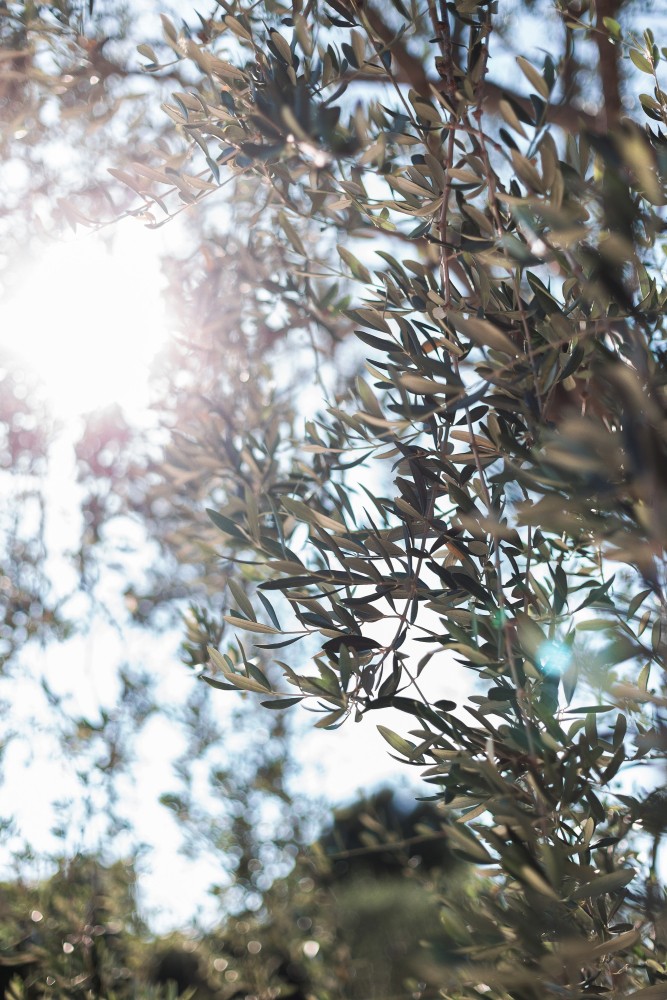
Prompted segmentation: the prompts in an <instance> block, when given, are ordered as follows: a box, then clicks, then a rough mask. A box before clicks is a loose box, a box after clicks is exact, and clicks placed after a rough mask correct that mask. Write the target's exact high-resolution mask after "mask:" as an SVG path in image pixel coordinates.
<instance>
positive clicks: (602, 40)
mask: <svg viewBox="0 0 667 1000" xmlns="http://www.w3.org/2000/svg"><path fill="white" fill-rule="evenodd" d="M620 8H621V0H597V2H596V4H595V10H596V14H597V19H596V25H597V28H598V30H597V31H596V32H595V44H596V45H597V49H598V57H599V64H598V70H599V74H600V84H601V86H602V97H603V104H604V111H603V117H604V118H605V126H606V128H607V129H610V128H613V127H614V126H615V125H616V124H617V123H618V121H619V119H620V117H621V111H622V103H621V72H620V66H619V48H618V46H617V45H612V43H611V41H610V39H609V34H608V32H607V29H606V27H605V25H604V19H605V18H607V17H609V18H612V19H613V20H614V21H615V20H617V18H618V12H619V10H620Z"/></svg>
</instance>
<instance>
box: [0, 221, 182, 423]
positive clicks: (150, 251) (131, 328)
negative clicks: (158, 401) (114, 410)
mask: <svg viewBox="0 0 667 1000" xmlns="http://www.w3.org/2000/svg"><path fill="white" fill-rule="evenodd" d="M128 223H129V224H124V225H119V226H118V227H117V230H116V232H115V233H114V237H113V240H111V241H109V242H108V243H107V242H105V241H104V240H103V239H102V238H101V237H99V236H97V235H94V234H93V235H89V234H82V236H81V237H79V238H77V239H74V240H71V241H70V242H67V243H59V244H57V245H54V246H52V247H50V248H48V249H47V250H46V251H45V252H44V253H43V254H42V255H40V256H39V257H36V259H35V260H34V261H33V262H31V263H30V264H28V265H27V266H26V267H25V268H24V270H23V272H22V273H21V274H20V276H19V277H18V279H17V281H16V283H15V285H14V287H13V288H12V289H10V291H9V294H7V295H6V296H5V297H4V298H3V299H2V301H0V344H1V345H2V347H3V348H5V349H8V350H9V351H10V352H11V353H12V354H13V355H15V356H17V357H18V358H19V359H20V361H21V363H22V364H24V365H25V367H26V368H27V369H29V370H31V371H32V372H34V374H35V375H37V376H38V378H39V379H40V380H41V381H42V383H43V384H44V387H45V390H46V394H47V396H48V398H49V400H50V402H51V405H52V406H53V410H54V415H55V416H57V417H58V418H60V419H64V420H67V419H71V418H74V417H76V416H79V415H80V414H83V413H86V412H88V411H90V410H93V409H96V408H97V407H102V406H107V405H109V404H110V403H118V404H120V405H121V406H122V407H123V409H124V410H125V411H126V413H128V414H130V413H132V414H135V415H136V414H138V413H140V412H141V411H145V410H146V408H147V406H148V403H149V398H150V390H149V372H150V366H151V362H152V361H153V359H154V357H155V355H156V353H157V352H158V350H159V349H160V347H161V346H162V344H163V343H164V342H165V339H166V336H167V333H168V324H167V320H166V309H165V303H164V280H163V277H162V274H161V271H160V257H159V251H160V241H159V240H158V239H157V234H156V233H154V232H150V231H148V230H145V229H143V228H142V227H141V226H140V225H139V224H137V223H136V222H134V221H133V220H128Z"/></svg>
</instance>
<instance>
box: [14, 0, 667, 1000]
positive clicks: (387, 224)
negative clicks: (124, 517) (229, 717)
mask: <svg viewBox="0 0 667 1000" xmlns="http://www.w3.org/2000/svg"><path fill="white" fill-rule="evenodd" d="M95 7H96V5H93V6H92V8H91V13H90V14H89V15H88V16H89V18H90V20H89V21H88V22H87V23H88V24H89V29H87V28H85V26H84V27H81V25H82V24H83V22H80V25H79V28H77V30H78V31H79V32H80V33H79V34H77V33H76V32H74V33H73V34H72V32H73V28H72V25H73V24H74V21H73V16H74V14H73V12H72V11H67V12H63V11H62V10H61V9H60V8H56V7H53V6H49V5H43V6H42V7H41V8H39V9H38V10H31V11H30V17H28V14H27V5H26V6H24V5H9V7H8V10H9V12H10V13H9V16H10V19H11V18H14V19H16V18H18V19H19V22H20V24H21V25H23V27H22V28H21V30H23V31H25V32H26V33H27V36H30V37H31V38H34V39H35V45H34V47H30V46H28V48H27V49H26V50H25V52H26V55H25V56H22V57H21V58H25V59H27V66H25V65H24V66H22V67H21V69H20V71H17V72H16V78H17V81H18V85H19V86H20V87H23V88H25V90H26V92H28V93H30V94H31V95H32V98H33V104H32V105H31V107H32V108H33V111H32V114H33V118H32V119H31V120H30V121H31V122H32V124H30V122H28V125H29V126H30V127H31V128H35V129H36V130H37V131H36V133H35V135H36V137H37V135H40V136H41V131H40V130H43V129H44V127H45V126H44V122H43V114H44V109H46V108H47V107H51V105H52V103H53V101H54V100H55V101H56V103H57V101H58V100H59V99H60V98H62V97H64V93H67V94H70V86H69V83H68V84H67V85H66V91H65V92H63V93H61V92H59V91H60V88H62V86H63V82H62V81H63V79H64V77H63V76H62V68H58V67H57V68H56V70H55V71H52V72H51V74H50V75H49V74H48V73H47V72H46V70H45V68H44V66H45V63H44V60H45V59H46V58H47V56H46V55H45V54H44V52H43V50H42V49H41V48H40V47H39V45H38V44H37V42H38V41H39V40H40V39H41V38H42V36H44V37H45V38H46V39H47V40H48V50H49V52H50V51H51V48H52V45H51V40H52V38H56V39H59V40H61V39H66V40H69V41H67V45H70V44H71V45H73V46H74V47H75V48H76V50H77V52H78V53H81V52H82V51H84V52H87V53H88V55H87V56H86V57H85V60H84V65H85V74H84V75H86V76H87V74H88V73H89V72H91V71H92V72H93V76H94V77H95V79H96V80H97V82H96V83H95V84H94V85H93V84H91V85H92V86H96V87H97V86H101V87H103V92H104V95H105V97H106V98H108V97H109V95H110V94H112V93H113V91H114V87H115V86H116V84H114V83H112V81H114V80H121V81H123V80H126V79H127V73H128V72H129V71H128V70H127V68H126V67H127V66H128V65H134V64H127V63H123V62H122V59H121V57H120V56H119V60H118V61H116V62H114V61H113V60H111V59H107V56H106V54H105V55H103V56H102V55H100V53H101V52H102V51H103V49H104V46H105V45H106V41H104V40H103V38H102V37H101V36H100V35H96V34H95V24H96V21H95V17H101V16H102V15H101V14H100V12H99V10H96V9H95ZM58 11H60V14H59V13H58ZM35 15H36V19H33V20H31V19H30V18H34V17H35ZM189 15H190V12H189V11H188V13H187V14H186V17H187V18H188V20H182V21H181V20H179V19H178V18H176V17H171V18H170V17H167V16H164V17H163V18H162V28H163V37H162V38H161V39H159V40H157V39H153V40H151V42H150V43H149V42H148V41H143V42H142V43H141V44H140V46H139V52H140V55H141V57H142V59H143V61H144V72H145V74H146V77H147V79H149V80H150V79H152V80H154V81H156V86H155V90H156V91H157V90H159V88H160V87H162V86H163V85H164V84H163V83H161V82H160V81H164V82H165V83H168V84H169V86H170V89H172V90H173V89H174V79H175V78H177V82H176V84H175V86H176V87H177V89H176V90H175V92H173V94H172V96H171V97H170V98H169V99H168V100H167V102H166V103H165V105H164V112H165V113H166V116H167V125H166V126H165V125H164V124H163V125H161V126H160V127H159V133H160V134H159V140H158V141H156V142H153V143H152V144H149V143H148V142H144V141H143V139H144V138H146V139H148V138H149V137H151V136H150V132H151V128H152V125H151V121H152V119H147V123H148V124H146V125H145V126H144V129H143V130H142V132H141V136H142V142H141V143H140V144H138V145H137V146H136V147H132V148H128V144H127V142H125V144H124V146H123V144H122V143H120V142H119V147H122V148H123V162H122V165H121V166H118V165H115V166H113V167H112V169H111V171H110V174H111V178H112V181H111V182H109V186H108V187H107V182H106V180H105V181H104V184H102V187H103V188H104V190H105V191H106V192H107V193H106V194H105V196H104V197H105V198H106V200H107V202H108V204H109V205H110V209H109V210H106V209H105V212H106V216H105V217H112V216H113V215H114V213H115V214H118V211H119V206H121V205H122V210H123V211H125V212H128V213H130V214H135V215H137V217H139V218H140V219H141V220H143V221H144V222H145V223H147V224H148V225H149V226H152V227H157V226H160V225H162V224H164V223H166V222H169V221H170V220H171V219H172V218H173V217H174V216H175V215H176V214H180V213H181V212H188V213H190V215H191V216H192V219H193V220H194V221H193V222H192V230H193V233H194V240H195V248H194V252H191V253H190V254H189V256H187V257H185V255H184V256H183V258H182V259H180V260H176V261H174V262H172V265H171V268H172V272H173V273H172V278H173V286H172V287H173V301H174V303H175V306H176V309H177V310H178V314H179V318H180V321H181V323H182V326H183V336H182V337H181V338H180V339H179V341H178V342H177V343H176V344H175V346H174V348H173V355H172V357H171V358H170V359H167V361H166V362H165V367H164V371H163V375H162V390H163V413H164V421H165V427H166V428H167V429H168V431H169V435H170V439H169V442H168V444H167V446H166V448H165V450H164V452H163V454H162V456H161V457H160V458H158V459H155V458H151V460H150V461H148V460H146V461H145V462H144V464H143V465H139V466H137V467H136V468H134V469H133V474H132V476H121V477H120V479H121V480H122V481H121V482H120V484H119V485H118V488H117V492H118V495H119V496H120V498H121V500H122V509H123V511H125V512H126V511H128V510H131V511H133V512H134V513H135V514H137V513H138V514H140V516H141V517H142V518H143V521H144V523H145V524H146V525H147V527H148V530H149V531H150V532H151V535H152V537H153V538H154V540H155V541H157V542H158V544H159V545H160V546H161V549H162V551H163V553H164V557H163V559H166V560H169V561H168V562H165V561H163V562H162V563H161V564H159V565H158V567H157V569H158V571H161V572H162V573H163V574H164V571H165V567H167V570H168V569H169V567H178V575H177V576H176V577H175V579H176V581H177V587H176V590H175V591H172V592H169V599H172V598H173V597H174V596H175V595H176V596H178V597H179V598H182V596H183V595H189V596H190V598H191V608H190V611H189V615H188V624H187V628H188V632H187V636H186V640H185V653H186V660H187V662H188V663H189V665H190V667H192V668H194V670H195V672H196V674H197V675H198V676H199V678H200V679H201V681H202V682H204V683H205V684H207V685H208V686H209V687H211V688H213V689H221V690H222V691H226V692H237V693H238V692H242V693H243V694H244V696H245V699H246V701H248V700H251V701H252V700H253V699H254V700H255V701H257V702H259V703H261V707H263V708H264V709H266V710H267V711H268V712H278V713H282V712H283V710H289V709H294V708H295V706H297V705H301V706H303V707H305V708H307V709H309V710H310V711H312V712H314V713H315V714H316V716H317V717H316V720H315V725H316V726H317V727H319V728H325V729H338V728H339V727H341V726H343V725H344V724H345V725H351V724H354V720H356V721H361V720H362V719H364V721H365V722H366V724H368V722H369V721H370V720H366V719H365V717H366V715H367V714H368V713H373V712H381V711H382V710H385V709H394V710H395V711H396V712H398V713H401V714H402V715H403V716H404V717H405V720H406V721H405V727H404V729H402V730H401V729H400V727H399V730H397V729H395V728H389V727H387V726H385V725H381V726H380V731H381V733H382V735H383V736H384V738H385V740H386V741H387V744H388V746H389V748H390V750H391V752H392V753H393V754H394V755H395V756H396V757H397V758H398V759H400V760H401V761H404V762H405V763H406V764H407V765H410V766H412V767H415V768H419V769H421V771H422V772H423V774H424V776H425V779H426V782H427V784H428V786H429V788H430V790H431V793H432V800H433V802H435V803H436V804H437V814H438V816H439V826H438V829H434V830H433V832H432V834H427V836H433V837H434V838H437V839H438V840H442V841H444V843H445V844H446V846H447V849H448V850H449V851H450V852H451V853H452V854H453V855H454V856H457V857H459V858H461V859H464V860H465V861H467V862H468V863H469V864H470V865H471V866H475V867H476V868H478V869H479V870H480V874H478V875H477V876H476V877H477V878H478V879H479V882H478V884H477V886H478V888H477V891H476V892H475V893H474V894H473V893H470V894H466V893H462V894H461V896H460V897H459V896H455V897H453V898H451V899H450V898H449V897H447V896H443V897H442V898H441V899H440V902H439V908H436V909H437V913H436V911H434V912H433V916H432V918H430V919H432V921H433V935H434V938H436V939H437V936H438V934H439V935H440V936H441V947H440V948H438V946H437V944H435V945H434V947H433V948H432V950H431V952H430V956H429V959H428V961H427V962H425V963H424V964H423V965H422V968H421V972H420V976H421V978H419V979H418V980H417V983H418V984H419V983H423V988H424V990H430V991H431V992H430V993H428V994H427V995H433V996H451V997H456V998H459V997H460V998H463V997H468V996H477V995H479V994H480V993H483V994H485V995H486V994H488V995H490V996H491V997H497V998H498V1000H505V998H508V997H512V998H513V1000H533V998H535V1000H537V998H538V997H539V998H542V997H544V996H554V997H556V996H559V997H563V996H565V997H572V998H574V997H577V998H578V997H583V996H585V995H589V994H593V993H594V994H607V995H609V996H610V997H620V996H634V995H635V994H637V995H638V997H640V998H641V1000H654V998H658V997H662V996H664V995H666V993H667V988H666V986H665V982H666V981H667V972H666V970H665V946H666V943H667V942H666V940H665V910H664V892H663V889H662V888H661V885H660V867H659V864H658V848H659V843H660V838H661V836H662V833H663V829H664V825H665V799H664V793H663V791H662V788H661V780H662V773H663V772H662V771H661V770H660V767H661V766H663V764H664V752H665V728H664V707H665V699H664V681H663V673H664V667H665V641H666V640H665V628H666V627H667V626H666V624H665V607H666V606H665V601H666V595H665V587H666V586H667V580H666V579H665V568H666V567H665V540H666V539H665V523H667V517H666V516H665V515H666V514H667V510H666V509H665V507H666V502H667V493H666V489H665V474H664V467H665V459H666V457H667V455H666V449H667V438H666V435H665V427H666V426H667V424H666V423H665V418H666V416H667V411H666V406H667V397H666V395H665V383H666V379H667V353H666V351H665V340H664V321H663V315H664V304H665V299H666V298H667V290H666V289H665V287H664V278H663V275H664V267H665V259H664V257H665V249H664V246H663V243H662V239H663V233H664V230H665V180H666V178H667V158H666V149H667V147H666V145H665V141H666V137H667V133H666V132H665V126H666V125H667V94H666V93H665V91H663V90H662V88H661V79H662V74H663V65H664V61H665V59H666V58H667V49H663V48H661V47H660V38H657V37H656V36H657V33H658V30H657V27H656V29H655V32H656V33H655V34H654V33H653V31H652V30H650V28H648V27H645V26H643V25H642V26H640V25H639V24H638V20H639V18H640V17H641V16H642V12H641V11H637V10H636V9H635V8H634V7H633V5H632V4H629V3H627V4H622V3H619V2H613V0H612V2H608V0H600V2H599V3H597V4H590V5H589V4H582V5H576V6H575V5H571V4H567V5H559V6H557V7H555V8H553V9H552V8H551V7H548V6H547V5H546V4H545V3H541V2H536V3H533V4H527V5H525V6H522V7H519V6H514V5H513V6H512V8H511V9H510V7H509V5H504V4H500V5H496V4H489V3H484V2H482V3H478V2H476V0H455V2H451V3H444V2H443V3H439V2H436V0H428V2H427V3H423V4H417V3H416V2H412V3H403V2H402V0H391V2H390V3H387V4H384V5H380V4H373V3H371V2H361V0H350V2H342V0H335V2H334V0H331V2H321V3H315V2H313V0H309V2H306V3H302V2H301V0H293V2H292V3H279V2H269V0H267V2H263V3H256V2H253V3H251V2H246V0H235V2H230V3H227V2H222V0H219V3H218V4H217V5H216V8H215V10H214V11H213V13H212V14H211V15H210V16H208V17H207V16H203V15H201V14H196V15H194V14H193V16H192V18H190V17H189ZM79 16H81V17H83V16H84V15H83V14H81V13H80V12H79ZM21 18H23V20H21ZM54 19H55V20H54ZM84 20H85V18H84ZM543 22H546V23H547V24H548V25H549V27H550V37H549V39H548V40H547V39H546V38H540V42H544V43H545V44H547V46H548V51H546V53H545V52H544V51H541V50H539V49H538V47H537V46H536V45H534V44H533V41H532V39H531V35H530V27H531V26H532V27H534V26H535V25H536V24H542V23H543ZM58 25H61V26H60V27H58ZM62 25H64V26H62ZM16 30H18V28H17V29H16ZM31 31H32V32H33V33H34V34H33V35H32V36H31V35H30V32H31ZM85 31H89V34H85V33H84V32H85ZM67 32H70V34H69V35H68V34H67ZM31 45H32V43H31ZM22 51H23V50H22ZM68 51H70V50H69V49H68ZM16 58H18V56H15V55H14V56H11V57H9V60H10V62H11V61H12V60H15V59H16ZM48 58H52V57H51V56H49V57H48ZM77 58H78V57H77ZM86 60H87V61H86ZM96 60H97V61H96ZM77 65H78V64H77ZM100 67H101V68H100ZM124 67H125V68H124ZM132 72H135V70H134V69H133V70H132ZM66 75H67V76H72V74H71V73H70V74H66ZM93 76H89V77H87V78H88V80H89V82H90V81H91V80H92V79H93ZM86 86H88V85H86ZM124 86H125V84H123V86H120V85H119V90H118V91H117V94H116V97H117V100H119V101H121V102H122V101H123V100H124V99H125V97H126V96H127V95H128V93H129V91H127V90H125V89H123V88H124ZM150 93H151V91H150V90H147V91H146V95H147V96H146V101H147V102H148V103H150ZM78 99H80V98H78ZM12 100H15V99H14V98H13V97H12ZM12 100H10V99H9V98H8V99H7V102H8V103H7V102H6V104H5V107H6V108H10V107H11V108H14V107H15V105H14V104H12ZM61 104H62V102H61ZM18 105H19V106H20V107H21V108H23V103H22V102H21V101H20V100H19V101H18ZM114 107H115V105H114ZM21 113H23V111H22V112H21ZM12 114H13V115H16V114H18V112H16V110H14V111H12ZM109 114H110V115H111V114H112V111H111V110H110V111H109ZM40 115H41V116H42V117H40ZM110 120H111V119H110ZM16 121H17V119H16V117H14V118H12V128H13V130H14V131H13V139H14V141H16V139H17V134H19V133H21V132H22V131H23V130H24V128H25V123H24V124H22V125H21V126H20V127H19V128H17V127H16ZM77 121H80V122H83V123H84V125H85V123H86V122H87V121H88V119H86V118H85V116H84V117H83V118H82V117H81V116H79V118H77ZM28 133H29V129H28ZM134 134H135V135H137V134H138V133H136V132H135V133H134ZM40 141H41V140H40ZM12 149H13V147H12ZM84 155H85V154H84ZM116 182H118V183H119V184H120V185H121V186H122V185H124V186H125V194H121V193H120V192H121V190H122V187H121V188H118V187H117V186H116ZM223 187H224V188H226V192H227V193H226V196H224V195H219V194H218V192H219V191H220V189H221V188H223ZM128 191H129V194H128V193H127V192H128ZM100 197H101V194H100V192H99V191H98V192H97V193H96V194H95V197H91V193H90V192H87V193H86V194H85V198H84V202H85V203H86V205H87V208H86V210H85V211H84V210H83V208H81V207H77V201H76V199H74V200H70V201H63V202H62V205H63V211H64V213H65V215H66V216H67V217H68V218H69V220H70V221H71V222H73V223H75V224H82V225H86V224H93V225H94V224H96V222H95V218H96V216H95V213H96V212H97V213H98V214H97V219H101V218H102V215H101V212H102V210H101V207H100V205H101V202H100V201H99V198H100ZM86 199H88V200H87V201H86ZM80 204H83V203H80ZM91 210H92V213H93V214H92V220H93V221H92V223H91ZM313 386H314V387H315V388H313ZM302 395H303V396H305V397H306V399H307V403H304V402H303V401H302V399H301V398H300V397H301V396H302ZM119 502H120V501H119ZM204 507H207V508H208V517H209V520H208V522H207V521H206V520H205V517H204V513H203V508H204ZM159 576H160V572H158V573H157V575H156V585H155V588H154V593H152V594H151V595H148V596H146V595H144V596H143V600H144V602H146V601H148V604H147V605H146V604H145V605H144V606H145V607H148V608H150V606H151V600H153V599H155V601H157V602H159V601H160V600H162V599H163V598H164V597H165V593H166V592H165V591H164V590H163V589H162V584H160V582H159ZM133 598H134V599H136V605H137V607H138V608H139V607H140V606H141V604H142V595H140V594H136V595H133ZM457 664H459V665H460V664H462V665H463V666H464V667H465V668H466V669H467V671H468V672H469V674H470V677H471V684H470V693H469V694H464V695H463V698H462V699H461V698H459V696H458V694H456V696H455V695H454V693H453V692H452V690H451V688H452V684H451V676H452V672H453V670H454V668H455V666H456V665H457ZM433 691H435V692H436V694H435V695H434V694H432V692H433ZM234 696H236V695H234ZM281 717H282V716H280V715H279V716H275V715H274V716H269V717H268V718H270V719H273V720H275V719H276V718H281ZM380 717H381V716H380ZM370 718H371V719H373V718H374V716H373V715H371V717H370ZM406 730H407V731H406ZM343 734H344V730H343ZM343 734H340V738H341V739H344V735H343ZM640 769H641V770H640ZM637 774H641V775H642V776H643V777H642V780H641V781H636V782H635V784H633V778H634V776H635V775H637ZM241 819H242V817H241ZM404 891H405V897H404V898H405V900H406V909H407V910H408V911H409V907H408V906H407V900H408V893H409V890H408V889H407V888H406V889H405V890H404ZM387 905H389V904H387ZM392 905H393V904H392ZM349 919H350V920H353V918H352V917H351V916H350V917H349ZM354 919H358V917H357V918H354ZM406 919H409V917H408V918H406ZM452 939H453V940H454V942H455V943H454V944H452ZM378 968H379V963H378ZM369 982H372V975H371V977H370V980H369ZM368 988H369V989H370V988H371V987H370V986H369V987H368ZM405 988H406V989H408V987H405ZM327 989H330V990H331V993H330V994H328V993H326V990H327ZM410 989H416V990H417V993H418V995H421V993H420V991H421V987H420V986H417V987H410ZM267 995H268V994H267ZM322 995H323V996H324V995H332V996H335V995H337V994H336V992H335V988H334V987H333V986H326V985H323V986H322ZM369 995H370V994H369ZM378 995H380V994H378ZM405 995H406V996H407V995H415V993H414V992H412V993H411V994H410V993H408V992H406V993H405Z"/></svg>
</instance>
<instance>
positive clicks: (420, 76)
mask: <svg viewBox="0 0 667 1000" xmlns="http://www.w3.org/2000/svg"><path fill="white" fill-rule="evenodd" d="M603 6H605V8H606V7H609V9H610V10H612V9H613V11H615V12H616V11H617V10H618V2H617V0H598V10H599V12H600V11H602V7H603ZM364 16H365V17H366V20H367V21H368V24H369V25H370V27H371V28H372V30H373V32H374V33H375V35H376V36H377V38H378V40H380V41H381V42H383V43H384V44H385V45H386V46H387V47H388V48H390V49H391V54H392V59H393V62H394V66H393V71H394V76H395V77H396V79H397V81H398V82H399V83H406V84H408V86H410V87H412V88H413V89H414V90H416V91H417V93H419V94H423V95H424V96H429V95H430V94H431V93H432V90H433V88H434V87H441V86H442V81H441V80H439V79H437V78H435V77H431V76H429V74H428V72H427V70H426V67H425V66H424V62H423V60H422V59H419V58H418V57H417V56H414V55H412V53H411V52H410V51H409V50H408V48H407V46H406V44H405V42H404V41H403V39H402V38H398V39H397V38H396V32H395V31H394V29H393V28H391V27H390V26H389V25H388V24H387V23H386V22H385V21H384V19H383V17H382V14H381V13H380V11H379V10H378V8H377V7H372V6H371V5H370V4H368V5H366V6H365V8H364ZM613 16H614V15H613V13H611V14H609V13H606V10H605V12H604V13H599V15H598V17H599V19H601V18H602V17H613ZM600 23H601V22H600ZM600 39H601V40H600V42H599V43H598V44H599V46H600V48H601V49H602V48H604V58H605V60H607V59H609V60H611V61H610V62H607V61H605V63H604V68H603V57H602V54H601V56H600V70H601V73H603V93H604V97H605V104H607V107H608V109H609V108H611V109H612V111H613V113H614V114H615V115H616V118H618V114H620V108H621V102H620V80H619V76H618V63H617V55H616V50H615V48H614V46H612V45H610V44H609V43H608V42H607V36H606V31H605V32H604V36H602V35H601V36H600ZM607 49H609V50H611V52H610V53H608V52H607ZM614 71H615V72H616V77H615V82H614V79H613V73H614ZM605 73H606V74H607V75H608V84H607V85H608V86H609V88H610V90H609V93H610V95H612V96H611V98H610V97H608V95H607V91H606V90H605V88H604V78H605V77H604V74H605ZM355 79H356V80H366V81H368V80H373V81H375V82H377V77H376V76H373V75H371V74H369V75H368V77H365V76H364V74H363V73H356V74H355ZM614 94H615V95H616V98H615V100H614V98H613V95H614ZM508 98H509V99H510V100H512V101H514V102H515V103H516V104H517V105H518V106H519V107H521V108H523V109H524V110H525V111H526V113H527V114H529V115H531V116H533V115H534V108H533V105H532V104H531V102H530V100H529V99H528V98H527V97H522V96H521V95H520V94H516V93H514V92H513V91H511V90H509V89H508V88H507V87H501V86H500V85H499V84H497V83H493V81H491V80H487V81H485V82H484V84H483V86H482V88H481V100H482V102H483V104H484V105H485V108H486V110H488V111H492V112H495V111H497V110H498V106H499V104H500V101H501V100H503V99H505V100H507V99H508ZM610 100H611V103H609V101H610ZM608 115H609V111H608V112H607V117H605V113H604V111H602V112H600V113H599V114H597V115H592V114H589V113H588V112H586V111H582V110H581V109H580V108H577V107H576V106H575V105H573V104H551V105H549V107H548V109H547V113H546V119H547V121H549V122H553V123H554V124H555V125H559V126H560V127H561V128H564V129H566V130H567V131H572V130H575V129H580V128H581V127H582V126H584V127H585V128H587V129H590V130H591V131H594V132H599V131H603V130H605V129H606V127H607V122H608Z"/></svg>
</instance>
